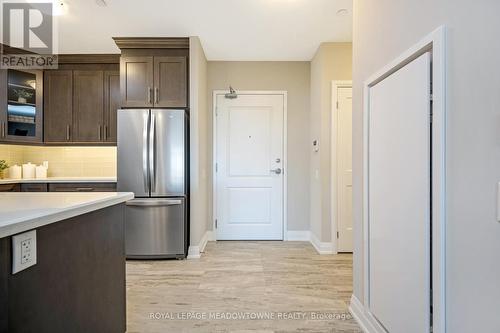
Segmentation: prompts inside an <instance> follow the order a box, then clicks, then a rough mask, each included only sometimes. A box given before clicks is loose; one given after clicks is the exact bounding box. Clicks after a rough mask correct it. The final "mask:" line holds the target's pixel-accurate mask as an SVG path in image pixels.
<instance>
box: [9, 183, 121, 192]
mask: <svg viewBox="0 0 500 333" xmlns="http://www.w3.org/2000/svg"><path fill="white" fill-rule="evenodd" d="M0 192H116V183H21V184H0Z"/></svg>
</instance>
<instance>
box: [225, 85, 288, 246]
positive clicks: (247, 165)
mask: <svg viewBox="0 0 500 333" xmlns="http://www.w3.org/2000/svg"><path fill="white" fill-rule="evenodd" d="M216 105H217V111H216V117H217V125H216V129H217V141H216V142H217V148H216V149H217V150H216V153H217V156H216V158H217V161H216V163H217V172H216V179H217V180H216V191H217V199H216V203H217V208H216V209H217V212H216V217H217V239H219V240H282V239H283V177H284V176H283V173H284V172H286V170H283V157H284V153H283V117H284V96H283V95H245V94H240V95H238V98H236V99H227V98H225V97H224V95H217V101H216Z"/></svg>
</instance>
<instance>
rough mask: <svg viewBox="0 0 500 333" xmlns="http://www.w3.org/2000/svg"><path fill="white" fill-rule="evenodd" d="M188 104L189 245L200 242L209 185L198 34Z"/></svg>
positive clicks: (204, 93)
mask: <svg viewBox="0 0 500 333" xmlns="http://www.w3.org/2000/svg"><path fill="white" fill-rule="evenodd" d="M189 68H190V72H189V106H190V170H191V171H190V186H191V187H190V207H191V210H190V214H191V216H190V246H199V245H200V240H201V239H202V238H203V235H204V234H205V232H206V231H207V225H208V222H209V220H210V219H209V215H208V207H207V206H208V195H209V193H210V191H209V189H208V178H207V168H208V166H209V164H210V162H209V161H208V159H207V156H208V154H209V152H208V151H209V145H208V143H207V128H208V110H207V103H208V97H207V60H206V58H205V53H204V52H203V48H202V46H201V44H200V40H199V38H198V37H190V38H189Z"/></svg>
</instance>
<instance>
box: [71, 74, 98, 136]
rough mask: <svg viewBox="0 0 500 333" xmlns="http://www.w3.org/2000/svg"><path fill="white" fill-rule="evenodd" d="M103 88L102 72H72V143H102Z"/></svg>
mask: <svg viewBox="0 0 500 333" xmlns="http://www.w3.org/2000/svg"><path fill="white" fill-rule="evenodd" d="M103 86H104V76H103V71H73V129H74V130H73V135H72V138H71V139H72V141H74V142H100V141H103V138H104V104H103V102H104V101H103Z"/></svg>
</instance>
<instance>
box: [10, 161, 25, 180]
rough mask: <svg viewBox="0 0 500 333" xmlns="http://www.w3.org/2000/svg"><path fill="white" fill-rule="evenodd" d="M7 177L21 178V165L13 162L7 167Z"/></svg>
mask: <svg viewBox="0 0 500 333" xmlns="http://www.w3.org/2000/svg"><path fill="white" fill-rule="evenodd" d="M8 177H9V178H12V179H21V178H22V171H21V167H20V166H19V165H17V164H14V165H13V166H11V167H10V168H9V175H8Z"/></svg>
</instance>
